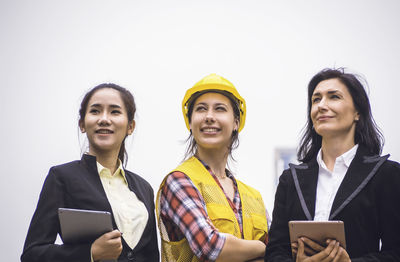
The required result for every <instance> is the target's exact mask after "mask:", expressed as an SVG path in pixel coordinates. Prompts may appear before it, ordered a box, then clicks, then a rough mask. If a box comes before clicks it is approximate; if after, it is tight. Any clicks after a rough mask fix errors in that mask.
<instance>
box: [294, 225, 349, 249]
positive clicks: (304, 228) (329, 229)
mask: <svg viewBox="0 0 400 262" xmlns="http://www.w3.org/2000/svg"><path fill="white" fill-rule="evenodd" d="M289 234H290V242H291V243H292V242H297V239H298V238H299V237H307V238H309V239H311V240H313V241H315V242H317V243H319V244H320V245H321V246H326V242H325V241H326V239H328V238H329V239H335V240H336V241H339V243H340V245H341V246H342V247H343V248H344V249H346V237H345V233H344V223H343V221H308V220H300V221H289Z"/></svg>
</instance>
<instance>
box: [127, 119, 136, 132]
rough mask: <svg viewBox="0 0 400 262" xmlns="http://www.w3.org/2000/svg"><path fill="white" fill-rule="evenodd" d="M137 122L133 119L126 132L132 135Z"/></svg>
mask: <svg viewBox="0 0 400 262" xmlns="http://www.w3.org/2000/svg"><path fill="white" fill-rule="evenodd" d="M135 126H136V122H135V120H132V121H131V122H130V123H128V129H127V130H126V134H127V135H128V136H129V135H132V133H133V130H135Z"/></svg>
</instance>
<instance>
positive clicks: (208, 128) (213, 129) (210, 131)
mask: <svg viewBox="0 0 400 262" xmlns="http://www.w3.org/2000/svg"><path fill="white" fill-rule="evenodd" d="M220 130H221V129H219V128H215V127H205V128H201V129H200V131H201V132H204V133H216V132H218V131H220Z"/></svg>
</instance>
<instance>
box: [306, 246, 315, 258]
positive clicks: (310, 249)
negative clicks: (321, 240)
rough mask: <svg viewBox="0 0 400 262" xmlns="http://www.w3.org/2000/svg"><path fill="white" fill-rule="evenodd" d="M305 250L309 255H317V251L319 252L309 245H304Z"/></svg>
mask: <svg viewBox="0 0 400 262" xmlns="http://www.w3.org/2000/svg"><path fill="white" fill-rule="evenodd" d="M304 252H305V253H306V254H307V255H308V256H312V255H315V254H316V253H318V252H317V251H315V250H314V249H312V248H310V247H308V246H304Z"/></svg>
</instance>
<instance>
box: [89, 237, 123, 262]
mask: <svg viewBox="0 0 400 262" xmlns="http://www.w3.org/2000/svg"><path fill="white" fill-rule="evenodd" d="M121 236H122V235H121V232H119V231H118V230H113V231H111V232H108V233H105V234H103V235H102V236H100V237H99V238H98V239H96V240H95V241H94V242H93V244H92V247H91V253H92V258H93V260H94V261H99V260H107V259H117V258H118V257H119V255H120V254H121V252H122V241H121Z"/></svg>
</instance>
